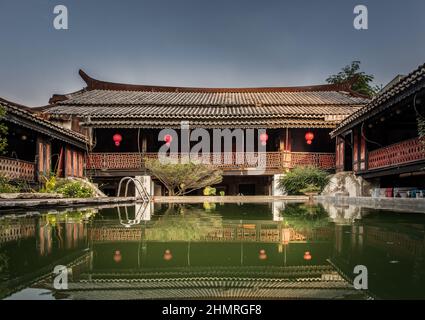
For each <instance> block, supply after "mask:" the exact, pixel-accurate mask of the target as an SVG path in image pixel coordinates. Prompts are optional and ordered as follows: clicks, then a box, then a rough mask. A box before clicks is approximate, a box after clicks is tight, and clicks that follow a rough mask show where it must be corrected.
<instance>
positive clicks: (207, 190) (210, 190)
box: [204, 186, 217, 196]
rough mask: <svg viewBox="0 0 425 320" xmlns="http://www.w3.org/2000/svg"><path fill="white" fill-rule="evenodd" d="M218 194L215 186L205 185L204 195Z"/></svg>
mask: <svg viewBox="0 0 425 320" xmlns="http://www.w3.org/2000/svg"><path fill="white" fill-rule="evenodd" d="M216 194H217V189H216V188H213V187H209V186H208V187H205V189H204V196H215V195H216Z"/></svg>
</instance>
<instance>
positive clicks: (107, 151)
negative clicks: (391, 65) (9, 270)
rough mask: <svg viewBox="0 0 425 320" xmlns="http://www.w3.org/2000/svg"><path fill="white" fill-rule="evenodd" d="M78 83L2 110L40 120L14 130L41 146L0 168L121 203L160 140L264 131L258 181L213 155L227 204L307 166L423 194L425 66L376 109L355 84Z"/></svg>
mask: <svg viewBox="0 0 425 320" xmlns="http://www.w3.org/2000/svg"><path fill="white" fill-rule="evenodd" d="M80 76H81V77H82V79H83V80H84V81H85V83H86V86H85V87H84V88H83V89H81V90H79V91H77V92H73V93H68V94H60V95H56V94H55V95H53V96H52V98H51V99H50V101H49V105H48V106H45V107H42V108H35V109H29V108H25V107H23V106H18V105H15V104H12V103H6V102H2V103H1V104H2V105H6V106H7V107H8V108H9V109H10V110H12V112H17V111H16V110H22V111H20V112H22V113H25V115H26V118H27V119H29V117H33V119H34V123H35V124H34V125H33V126H32V127H28V126H27V127H25V126H24V127H25V128H24V127H22V128H21V126H22V125H21V124H20V123H19V121H18V122H16V121H15V122H13V123H14V124H13V126H17V129H19V130H21V131H22V132H28V133H29V134H27V133H25V136H26V137H27V138H28V137H30V139H31V141H33V142H34V141H36V142H37V144H34V143H33V144H32V145H31V147H30V146H28V148H24V147H22V148H21V149H20V147H17V150H16V152H15V153H14V154H13V155H12V154H11V153H10V152H9V154H6V156H5V157H2V158H1V159H0V163H1V164H2V165H3V164H4V163H5V161H6V162H7V161H9V162H7V163H8V164H9V165H10V164H11V162H10V161H19V160H24V161H25V163H26V165H27V166H28V168H29V167H30V166H33V169H32V171H31V170H30V171H28V172H29V175H30V177H29V176H27V177H26V178H27V179H29V178H34V179H37V176H38V175H39V174H40V171H43V172H46V171H48V170H50V171H56V172H60V174H61V175H62V176H73V175H80V176H82V175H85V176H88V177H91V178H92V179H93V180H94V181H95V182H97V183H99V185H100V186H101V188H102V189H103V190H104V191H105V192H106V193H107V194H110V195H116V191H117V185H118V182H119V181H120V179H121V178H122V177H125V176H132V177H135V176H149V172H147V170H146V169H145V167H144V159H146V158H155V157H157V156H158V150H159V148H160V147H161V145H163V144H164V143H166V141H158V134H159V132H160V131H161V130H162V129H164V128H170V129H176V130H177V131H178V130H179V129H180V126H181V123H182V121H186V122H188V123H189V127H190V129H195V128H204V129H207V130H212V129H214V128H221V129H236V128H238V129H243V130H245V129H266V130H267V138H266V164H265V167H266V169H265V171H264V172H261V174H255V170H254V169H255V168H252V165H250V162H249V161H245V162H244V163H240V162H237V161H235V159H236V150H237V146H236V145H235V144H236V142H233V144H234V145H233V150H234V152H230V153H229V152H224V151H223V152H222V153H221V154H219V155H214V157H216V158H217V157H219V159H222V161H221V163H220V162H219V163H218V164H217V163H216V165H217V166H219V167H220V168H221V169H222V170H223V172H224V179H223V182H222V183H221V184H220V185H219V186H216V187H217V188H218V190H223V191H224V192H225V194H226V195H237V194H244V195H252V194H255V195H277V194H279V193H278V192H279V191H278V190H277V188H276V181H277V179H278V177H279V175H281V174H282V173H283V172H285V171H287V170H291V168H293V167H295V166H300V165H301V166H302V165H313V166H316V167H320V168H322V169H325V170H328V171H329V172H335V171H354V172H355V173H356V174H358V175H362V176H363V177H364V178H366V179H374V180H376V181H378V182H379V183H380V184H381V186H382V187H389V186H391V184H394V183H396V184H398V185H400V186H403V185H406V186H412V187H413V186H414V187H424V186H423V182H420V180H424V179H418V178H417V177H418V176H419V175H420V174H422V173H423V168H424V167H425V155H424V152H423V148H422V145H421V142H420V141H419V138H418V130H417V124H416V116H417V114H418V113H421V114H424V103H423V101H424V94H425V92H424V87H425V66H424V65H423V66H420V67H419V68H418V69H417V70H415V71H413V72H412V73H410V74H409V75H408V76H406V77H402V78H401V79H400V80H399V81H395V83H394V84H392V85H390V86H389V87H388V88H385V89H384V90H383V91H382V92H381V93H380V94H379V95H378V96H377V97H375V98H374V99H372V100H370V99H368V98H366V97H364V96H362V95H360V94H358V93H356V92H354V91H353V90H351V84H350V83H349V82H347V83H345V84H338V85H333V84H326V85H314V86H304V87H262V88H193V87H166V86H152V85H132V84H122V83H112V82H106V81H101V80H97V79H94V78H92V77H90V76H88V75H87V74H86V73H84V72H83V71H81V70H80ZM9 120H10V119H9ZM6 121H8V118H6ZM46 126H48V129H46V128H45V127H46ZM18 127H19V128H18ZM41 127H43V128H44V131H43V130H41ZM19 130H18V131H14V130H12V131H11V132H9V135H11V134H12V133H13V132H15V137H14V138H13V139H17V140H16V144H15V143H13V145H16V146H18V145H20V143H21V141H24V140H25V139H23V136H22V134H21V135H19V134H20V133H19V132H21V131H19ZM28 130H30V131H28ZM46 130H47V131H46ZM19 139H20V140H19ZM25 141H26V140H25ZM211 156H213V155H211ZM242 156H243V157H244V159H245V158H247V155H245V154H243V155H242ZM229 159H230V161H229ZM225 160H226V161H225ZM2 168H3V167H2ZM2 170H3V169H2ZM3 171H4V170H3ZM253 173H254V174H253ZM394 181H395V182H394ZM420 184H422V185H420ZM150 186H151V187H150V190H151V193H152V194H155V195H160V194H162V195H164V194H166V193H165V188H163V186H161V184H160V183H159V182H158V181H156V180H155V178H154V177H152V182H150Z"/></svg>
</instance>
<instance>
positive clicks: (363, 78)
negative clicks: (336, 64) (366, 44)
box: [326, 61, 380, 97]
mask: <svg viewBox="0 0 425 320" xmlns="http://www.w3.org/2000/svg"><path fill="white" fill-rule="evenodd" d="M360 63H361V62H360V61H353V62H351V64H350V65H346V66H345V67H344V68H342V69H341V70H342V71H340V72H338V73H337V74H334V75H331V76H329V77H328V78H327V79H326V82H327V83H332V84H338V83H344V82H347V81H352V86H351V90H353V91H355V92H357V93H360V94H363V95H365V96H368V97H372V96H374V95H375V94H376V93H377V92H378V91H379V90H380V87H379V86H376V85H375V86H373V85H372V82H373V79H374V78H375V77H374V76H373V75H371V74H366V73H365V72H363V71H360Z"/></svg>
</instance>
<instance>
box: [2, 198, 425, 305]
mask: <svg viewBox="0 0 425 320" xmlns="http://www.w3.org/2000/svg"><path fill="white" fill-rule="evenodd" d="M424 247H425V215H424V214H423V213H396V212H389V211H379V210H371V209H364V208H357V207H334V206H332V205H330V204H324V205H318V204H309V203H285V202H270V203H261V204H260V203H258V204H252V203H251V204H242V203H239V204H237V203H235V204H229V203H226V204H220V203H203V204H149V205H141V204H140V205H139V204H138V205H134V204H133V205H129V206H123V207H114V208H103V209H100V208H83V209H78V210H75V209H73V210H71V209H66V210H62V211H40V212H13V213H12V214H11V213H10V212H9V213H7V212H6V213H2V214H1V215H0V298H2V299H173V298H174V299H181V298H182V299H198V298H201V299H224V298H233V299H239V298H241V299H299V298H305V299H409V298H410V299H412V298H413V299H424V298H425V250H424ZM357 265H362V266H365V267H366V270H367V275H366V274H365V273H363V272H362V276H364V277H366V278H367V289H362V290H358V289H356V288H355V287H354V286H353V283H356V280H355V278H356V276H357V274H355V273H354V268H355V267H356V266H357ZM58 266H59V267H58ZM60 266H62V267H60ZM55 267H57V268H59V269H61V268H62V269H61V271H62V272H59V271H58V270H56V273H55ZM364 279H365V278H363V280H362V284H363V285H366V283H365V282H364ZM353 281H354V282H353Z"/></svg>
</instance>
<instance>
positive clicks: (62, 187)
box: [40, 175, 94, 198]
mask: <svg viewBox="0 0 425 320" xmlns="http://www.w3.org/2000/svg"><path fill="white" fill-rule="evenodd" d="M40 192H43V193H61V194H62V195H63V196H64V197H65V198H91V197H93V195H94V192H93V190H92V189H91V188H89V187H86V186H85V185H83V184H82V183H81V182H79V181H71V180H67V179H57V178H56V177H55V176H54V175H51V176H50V177H49V178H47V177H45V182H44V186H43V188H41V190H40Z"/></svg>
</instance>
